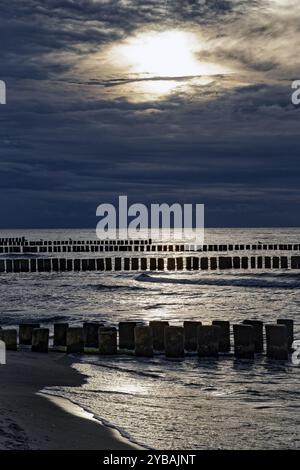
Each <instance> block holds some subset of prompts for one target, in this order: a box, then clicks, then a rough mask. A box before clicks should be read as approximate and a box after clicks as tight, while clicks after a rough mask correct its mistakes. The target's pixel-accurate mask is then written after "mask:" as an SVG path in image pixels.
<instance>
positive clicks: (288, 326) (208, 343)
mask: <svg viewBox="0 0 300 470" xmlns="http://www.w3.org/2000/svg"><path fill="white" fill-rule="evenodd" d="M264 326H265V339H266V340H265V341H264ZM49 333H50V332H49V328H40V325H39V324H35V323H24V324H21V325H19V342H18V332H17V330H16V329H0V340H2V341H4V343H5V344H6V348H7V349H8V350H17V348H18V343H19V345H31V348H32V351H35V352H48V350H49ZM233 339H234V355H235V357H236V358H239V359H253V358H254V357H255V354H256V353H263V352H264V349H265V343H266V354H267V357H268V358H270V359H276V360H287V359H288V357H289V353H290V352H291V348H292V344H293V341H294V323H293V320H290V319H280V320H277V323H276V324H266V325H264V324H263V322H262V321H258V320H244V321H243V323H242V324H234V325H233ZM52 350H58V351H64V352H67V353H81V354H82V353H84V352H94V353H95V352H96V350H97V352H98V353H99V354H101V355H115V354H117V353H118V352H131V353H132V354H135V355H136V356H138V357H153V354H154V352H161V353H162V352H164V353H165V356H166V357H168V358H180V357H184V355H185V354H186V353H193V352H197V353H198V356H199V357H218V355H219V353H230V351H231V335H230V322H229V321H223V320H216V321H213V322H212V324H211V325H202V323H201V321H185V322H184V323H183V326H170V325H169V323H168V322H167V321H151V322H150V323H149V325H145V324H141V323H138V322H120V323H119V326H118V329H117V328H116V327H113V326H105V325H104V324H102V323H98V322H86V323H84V324H83V327H70V326H69V324H68V323H55V324H54V338H53V347H52Z"/></svg>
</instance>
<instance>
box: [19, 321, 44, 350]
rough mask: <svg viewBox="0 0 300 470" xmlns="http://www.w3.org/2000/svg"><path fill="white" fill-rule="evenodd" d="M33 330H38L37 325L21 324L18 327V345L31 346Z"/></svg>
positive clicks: (38, 326) (38, 325)
mask: <svg viewBox="0 0 300 470" xmlns="http://www.w3.org/2000/svg"><path fill="white" fill-rule="evenodd" d="M35 328H40V324H39V323H22V324H20V325H19V344H22V345H28V346H29V345H31V344H32V333H33V330H34V329H35Z"/></svg>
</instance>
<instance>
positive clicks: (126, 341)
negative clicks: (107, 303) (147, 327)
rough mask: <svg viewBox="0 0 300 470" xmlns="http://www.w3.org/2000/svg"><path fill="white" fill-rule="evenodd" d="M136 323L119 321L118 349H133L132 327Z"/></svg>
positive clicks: (133, 327)
mask: <svg viewBox="0 0 300 470" xmlns="http://www.w3.org/2000/svg"><path fill="white" fill-rule="evenodd" d="M136 325H137V324H136V322H134V321H120V322H119V349H130V350H133V349H134V329H135V327H136Z"/></svg>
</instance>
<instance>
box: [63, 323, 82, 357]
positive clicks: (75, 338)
mask: <svg viewBox="0 0 300 470" xmlns="http://www.w3.org/2000/svg"><path fill="white" fill-rule="evenodd" d="M83 352H84V341H83V328H80V327H72V328H68V330H67V353H83Z"/></svg>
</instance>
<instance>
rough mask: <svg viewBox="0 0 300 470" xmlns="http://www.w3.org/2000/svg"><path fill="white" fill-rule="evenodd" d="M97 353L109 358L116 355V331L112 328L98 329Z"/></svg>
mask: <svg viewBox="0 0 300 470" xmlns="http://www.w3.org/2000/svg"><path fill="white" fill-rule="evenodd" d="M99 353H100V354H102V355H107V356H111V355H114V354H117V329H116V328H114V327H103V328H102V327H100V328H99Z"/></svg>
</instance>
